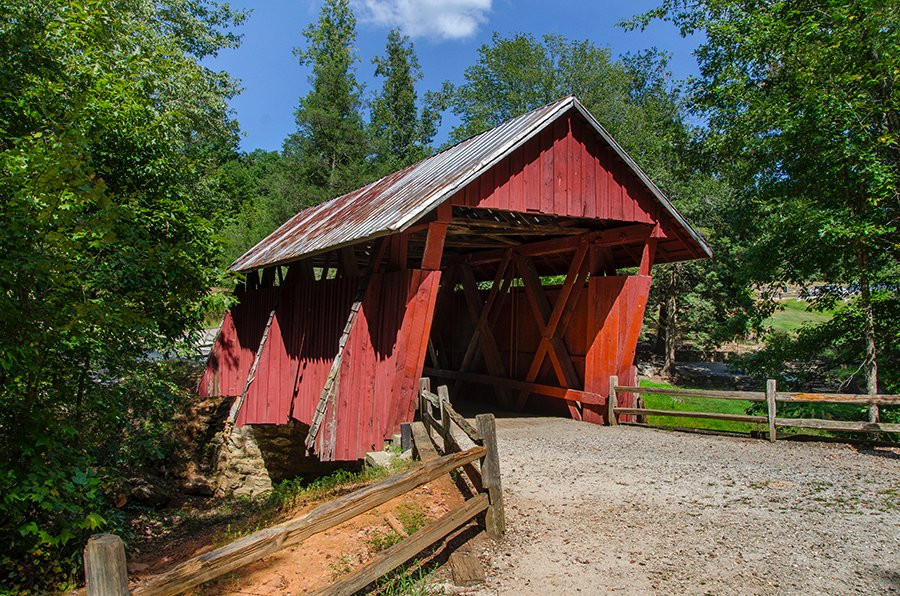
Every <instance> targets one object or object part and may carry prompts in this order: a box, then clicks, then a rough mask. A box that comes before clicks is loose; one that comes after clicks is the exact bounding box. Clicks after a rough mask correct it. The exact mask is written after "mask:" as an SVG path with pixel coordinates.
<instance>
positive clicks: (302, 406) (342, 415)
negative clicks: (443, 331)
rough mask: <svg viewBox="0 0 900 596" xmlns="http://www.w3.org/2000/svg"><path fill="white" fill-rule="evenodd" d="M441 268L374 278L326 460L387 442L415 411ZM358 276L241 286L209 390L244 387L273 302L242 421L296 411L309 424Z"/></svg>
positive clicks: (346, 357) (326, 440)
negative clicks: (268, 286) (267, 333)
mask: <svg viewBox="0 0 900 596" xmlns="http://www.w3.org/2000/svg"><path fill="white" fill-rule="evenodd" d="M440 276H441V274H440V271H426V270H420V269H411V270H410V269H407V270H401V271H395V272H390V273H384V274H376V275H374V276H373V277H372V279H371V280H370V283H369V286H368V288H367V290H366V293H365V296H364V298H363V303H362V307H361V309H360V313H359V315H358V319H357V322H356V324H355V325H354V327H353V329H352V331H351V334H350V336H349V338H348V341H347V344H346V346H345V347H344V354H343V358H342V362H341V369H340V374H339V379H338V391H337V393H336V396H335V398H334V400H333V402H332V403H331V404H330V405H329V407H328V409H327V410H326V416H325V422H324V423H323V431H322V432H321V433H320V435H319V437H318V442H317V446H318V449H317V453H318V454H319V456H320V458H321V459H323V460H324V461H346V460H356V459H359V458H360V457H363V456H365V453H366V452H367V451H371V450H373V449H376V450H377V449H381V448H383V446H384V439H385V438H387V437H390V436H391V435H392V434H393V433H394V432H398V431H399V428H400V423H401V422H406V421H409V420H411V419H412V415H413V412H414V410H415V395H416V383H417V382H418V379H419V377H420V376H421V373H422V367H423V366H424V358H425V352H426V345H427V341H428V333H429V331H430V329H431V319H432V314H433V310H434V301H435V299H436V297H437V288H438V285H439V282H440ZM357 284H358V279H357V278H337V279H330V280H318V281H311V280H306V281H304V282H303V283H292V282H291V280H290V279H289V280H288V281H287V282H286V283H285V284H284V285H282V286H276V287H271V288H260V289H256V290H250V291H247V290H244V289H240V290H238V298H239V299H240V303H239V304H237V305H236V306H235V307H234V308H233V309H232V311H231V312H229V313H228V314H227V315H226V317H225V322H224V324H223V326H222V331H221V333H220V335H219V337H218V339H217V341H216V343H215V345H214V346H213V350H212V353H211V355H210V359H209V364H208V366H207V370H206V372H205V374H204V376H203V378H202V380H201V383H200V394H201V395H204V396H209V395H220V396H237V395H240V393H241V392H242V391H243V389H244V385H245V384H246V381H247V375H248V373H249V371H250V367H251V365H252V363H253V360H254V357H255V354H256V350H257V348H258V347H259V342H260V339H261V337H262V333H263V328H264V326H265V322H266V320H267V319H268V313H269V312H270V311H271V309H272V308H273V307H274V308H275V318H274V319H273V321H272V326H271V329H270V330H269V336H268V339H267V341H266V343H265V345H264V346H263V348H262V354H261V356H260V361H259V365H258V367H257V370H256V372H255V375H254V379H253V382H252V383H251V385H250V390H249V391H248V393H247V397H246V399H245V400H244V402H243V405H242V407H241V410H240V413H239V415H238V419H237V425H239V426H240V425H244V424H286V423H287V422H288V421H289V418H294V419H296V420H298V421H300V422H302V423H304V424H309V423H310V421H311V419H312V414H313V412H314V410H315V407H316V404H317V403H318V400H319V397H320V395H321V391H322V387H323V386H324V384H325V379H326V377H327V376H328V372H329V370H330V368H331V363H332V362H333V361H334V357H335V355H336V354H337V349H338V341H339V339H340V336H341V332H342V330H343V327H344V323H345V321H346V319H347V315H348V314H349V312H350V307H351V304H352V302H353V297H354V294H355V292H356V288H357ZM279 292H281V296H280V297H278V293H279ZM236 321H237V324H236V323H235V322H236Z"/></svg>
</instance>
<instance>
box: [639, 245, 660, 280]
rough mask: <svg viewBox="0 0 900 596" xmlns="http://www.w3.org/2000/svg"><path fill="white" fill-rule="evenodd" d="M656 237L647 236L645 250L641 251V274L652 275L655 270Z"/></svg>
mask: <svg viewBox="0 0 900 596" xmlns="http://www.w3.org/2000/svg"><path fill="white" fill-rule="evenodd" d="M656 242H657V241H656V238H647V241H646V242H645V243H644V250H643V251H641V265H640V274H641V275H650V272H651V271H652V270H653V260H654V258H655V257H656Z"/></svg>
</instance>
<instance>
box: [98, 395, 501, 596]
mask: <svg viewBox="0 0 900 596" xmlns="http://www.w3.org/2000/svg"><path fill="white" fill-rule="evenodd" d="M424 381H427V380H424ZM419 397H420V400H421V401H420V405H421V407H422V409H421V410H420V413H421V417H422V420H423V423H424V424H427V425H429V426H430V427H433V428H435V429H436V430H438V431H439V432H440V434H441V436H442V437H444V439H445V442H444V444H443V452H444V453H443V455H441V456H436V457H433V458H428V461H423V463H422V464H421V465H419V466H417V467H415V468H412V469H410V470H407V471H406V472H402V473H400V474H395V475H393V476H391V477H389V478H386V479H384V480H382V481H381V482H378V483H376V484H373V485H371V486H368V487H365V488H362V489H360V490H357V491H354V492H352V493H350V494H348V495H344V496H343V497H340V498H337V499H334V500H333V501H329V502H328V503H324V504H322V505H320V506H319V507H316V508H315V509H313V510H312V511H310V512H308V513H306V514H304V515H302V516H300V517H297V518H294V519H292V520H289V521H287V522H283V523H281V524H278V525H275V526H272V527H269V528H265V529H263V530H260V531H258V532H254V533H253V534H250V535H249V536H245V537H243V538H240V539H238V540H236V541H234V542H232V543H230V544H227V545H225V546H223V547H221V548H217V549H215V550H213V551H210V552H208V553H204V554H202V555H199V556H197V557H193V558H190V559H188V560H186V561H183V562H182V563H180V564H178V565H176V566H175V567H174V568H172V569H170V570H169V571H167V572H165V573H162V574H159V575H156V576H154V577H151V578H149V579H147V580H145V581H144V582H142V583H140V584H138V585H136V586H134V587H132V588H131V592H130V593H131V594H134V595H142V596H144V595H146V596H151V595H152V596H165V595H172V594H180V593H182V592H184V591H186V590H189V589H190V588H192V587H194V586H197V585H199V584H201V583H204V582H207V581H210V580H212V579H215V578H217V577H220V576H222V575H224V574H226V573H229V572H231V571H234V570H236V569H239V568H241V567H243V566H245V565H248V564H250V563H253V562H254V561H258V560H259V559H262V558H263V557H266V556H268V555H271V554H272V553H275V552H277V551H280V550H282V549H284V548H286V547H288V546H291V545H294V544H297V543H299V542H302V541H303V540H305V539H307V538H309V537H310V536H312V535H314V534H317V533H319V532H324V531H326V530H328V529H330V528H333V527H335V526H337V525H339V524H341V523H343V522H345V521H347V520H349V519H352V518H354V517H356V516H357V515H360V514H362V513H365V512H367V511H370V510H371V509H374V508H375V507H378V506H379V505H382V504H384V503H386V502H388V501H390V500H391V499H394V498H396V497H399V496H401V495H403V494H405V493H407V492H409V491H411V490H413V489H415V488H417V487H419V486H421V485H423V484H425V483H427V482H431V481H432V480H435V479H437V478H438V477H440V476H443V475H444V474H448V473H450V472H452V471H453V470H456V469H458V468H462V469H463V471H464V472H466V474H467V475H469V477H470V479H472V480H473V485H474V486H475V487H476V491H477V492H478V494H477V495H475V496H474V497H472V498H470V499H469V500H467V501H466V502H465V503H463V504H462V505H460V506H459V507H457V508H455V509H453V510H452V511H450V512H449V513H447V514H446V515H444V516H443V517H441V518H440V519H438V520H436V521H434V522H432V523H430V524H428V525H426V526H425V527H424V528H422V529H421V530H419V531H418V532H416V533H414V534H412V535H411V536H408V537H406V538H404V539H403V540H401V541H400V542H399V543H397V544H396V545H394V546H392V547H391V548H389V549H387V550H385V551H384V552H382V553H379V554H378V555H377V556H376V557H375V558H374V559H373V560H372V561H370V562H369V563H367V564H366V565H364V566H363V567H361V568H360V569H357V570H355V571H353V572H351V573H350V574H348V575H347V576H345V577H343V578H341V579H339V580H338V581H337V582H335V583H334V584H332V585H331V586H328V587H326V588H324V589H322V590H320V591H319V593H321V594H353V593H355V592H356V591H358V590H360V589H361V588H363V587H365V586H366V585H368V584H370V583H371V582H373V581H375V580H377V579H378V578H379V577H381V576H382V575H385V574H386V573H389V572H390V571H392V570H394V569H396V568H397V567H399V566H400V565H402V564H403V563H405V562H406V561H408V560H409V559H411V558H412V557H413V556H415V555H416V554H417V553H419V552H420V551H421V550H423V549H424V548H426V547H428V546H430V545H431V544H434V543H435V542H437V541H439V540H441V539H442V538H444V537H446V536H447V535H448V534H450V533H452V532H453V531H455V530H456V529H457V528H459V527H460V526H462V525H464V524H465V523H466V522H468V521H469V520H471V519H472V518H474V517H476V516H477V515H479V514H480V513H482V512H485V529H486V530H487V533H488V534H489V535H491V536H494V537H497V536H500V535H502V534H503V532H504V531H505V522H504V515H503V500H502V497H501V494H500V467H499V458H498V452H497V441H496V433H495V431H494V416H493V415H492V414H484V415H479V416H478V417H477V423H478V424H477V426H478V428H477V429H476V428H474V427H472V425H470V424H469V423H468V422H467V421H466V420H465V419H464V418H463V417H462V416H460V415H459V414H458V413H457V412H456V411H455V410H453V409H452V407H451V406H450V402H449V400H448V399H447V390H446V387H441V388H439V391H438V395H434V394H432V393H431V392H430V390H429V386H428V383H427V382H424V383H422V384H420V393H419ZM435 399H436V401H437V407H438V408H440V412H441V415H440V419H439V420H438V419H436V418H435V416H434V409H433V404H434V403H435ZM451 423H453V424H456V425H457V426H458V427H459V428H460V429H462V431H463V432H464V433H465V434H466V435H467V436H468V437H469V438H470V439H471V440H472V442H473V445H472V446H471V447H469V448H467V449H461V448H460V446H459V444H458V442H457V441H456V439H455V438H454V437H453V436H452V433H451V426H450V425H451ZM420 424H421V423H420ZM429 440H430V431H429ZM423 459H424V458H423ZM476 461H477V462H480V468H476V467H475V465H474V464H475V462H476ZM84 558H85V569H86V570H87V575H86V580H87V582H86V591H87V594H88V596H100V595H103V596H122V595H125V594H129V591H128V586H127V582H126V579H127V572H126V571H125V556H124V548H123V547H122V542H121V540H120V539H118V537H115V536H112V535H108V534H100V535H97V536H94V537H92V538H91V539H90V540H89V541H88V544H87V546H86V548H85V552H84Z"/></svg>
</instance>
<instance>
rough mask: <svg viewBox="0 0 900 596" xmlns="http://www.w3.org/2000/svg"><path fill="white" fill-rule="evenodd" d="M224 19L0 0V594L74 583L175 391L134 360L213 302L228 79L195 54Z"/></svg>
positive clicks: (184, 328) (175, 340)
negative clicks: (116, 487) (121, 479)
mask: <svg viewBox="0 0 900 596" xmlns="http://www.w3.org/2000/svg"><path fill="white" fill-rule="evenodd" d="M241 18H242V15H240V14H237V13H234V12H233V11H231V10H230V9H229V8H228V7H227V6H220V5H218V4H216V3H213V2H183V1H181V0H171V1H167V2H150V1H149V0H121V1H116V2H88V1H77V0H73V1H70V2H57V3H49V4H48V3H35V2H20V3H5V4H3V5H2V7H0V77H2V80H0V171H2V173H3V175H2V176H0V221H2V224H0V391H2V393H0V452H2V456H0V477H2V483H3V486H2V487H0V490H2V492H3V494H4V497H3V501H2V505H3V510H2V511H0V541H2V542H3V543H4V545H6V547H7V548H5V549H4V553H5V554H4V556H3V559H2V561H0V564H2V569H0V589H4V588H5V589H28V588H36V589H48V588H52V587H53V586H54V584H55V583H56V582H65V581H67V580H69V579H71V578H72V576H73V573H74V570H75V569H76V568H77V566H78V560H79V557H78V552H80V549H81V547H82V545H83V540H84V539H85V538H86V536H87V535H88V534H89V533H90V532H91V531H93V530H96V529H100V528H104V527H109V523H110V522H111V521H113V520H112V516H111V515H110V514H109V512H108V508H107V506H106V505H105V500H104V498H103V492H104V489H105V488H106V486H105V485H106V482H107V479H108V478H110V476H111V475H118V474H124V473H126V471H127V470H129V469H132V468H135V467H140V466H143V465H145V464H146V463H147V462H149V461H156V460H158V459H159V458H160V457H161V455H162V454H163V452H164V451H165V448H166V446H165V443H166V439H165V438H164V437H165V435H166V432H165V426H164V425H163V426H155V424H156V423H158V422H159V421H161V420H166V419H167V416H168V414H169V413H170V411H171V408H172V407H173V404H175V403H177V400H178V399H180V398H179V394H178V391H177V388H176V387H175V386H174V384H173V383H171V382H170V381H167V380H165V378H166V375H167V374H168V371H165V370H163V366H162V365H159V364H154V363H148V362H146V360H145V358H146V356H147V355H148V354H149V353H151V352H153V351H156V352H159V353H171V352H173V351H174V350H176V349H177V348H178V346H179V345H180V343H181V342H182V341H183V340H184V339H185V337H186V334H190V333H191V332H192V331H194V330H195V329H196V328H197V327H198V326H199V321H201V320H202V317H203V314H204V312H205V310H206V309H207V308H208V307H209V306H210V304H211V302H213V301H215V300H218V298H217V297H215V296H213V295H210V294H209V288H210V287H211V286H212V285H213V284H214V283H215V282H216V281H217V280H218V275H219V273H218V272H217V270H216V268H215V267H214V265H215V263H216V262H217V260H218V246H217V244H216V242H215V241H214V238H213V230H214V226H215V224H214V220H213V219H212V218H214V217H215V216H216V215H217V213H218V210H217V208H216V207H215V205H216V203H217V201H218V198H217V196H216V194H215V192H214V190H213V189H214V185H213V184H212V183H211V178H212V177H213V176H214V175H215V173H216V171H217V167H218V162H219V160H220V159H221V156H222V155H225V154H228V153H229V152H230V151H232V148H233V146H234V144H235V139H236V134H235V133H236V124H235V123H234V122H233V121H232V120H230V118H229V117H228V112H227V104H226V101H227V98H228V97H229V96H231V95H232V94H233V93H234V89H235V87H234V84H233V83H232V82H231V81H230V80H229V79H228V78H227V76H225V75H224V74H222V73H218V72H214V71H211V70H209V69H208V68H206V67H204V66H203V65H202V63H201V61H202V60H203V59H204V58H205V57H208V56H211V55H213V54H215V52H216V51H217V50H218V49H220V48H223V47H230V46H234V45H236V43H237V38H236V37H235V36H234V34H233V33H231V32H230V30H229V28H230V26H231V24H233V23H235V22H236V21H239V20H240V19H241ZM50 559H53V560H55V561H57V563H53V564H50V563H49V561H50ZM22 570H34V571H33V572H29V573H24V574H23V573H22Z"/></svg>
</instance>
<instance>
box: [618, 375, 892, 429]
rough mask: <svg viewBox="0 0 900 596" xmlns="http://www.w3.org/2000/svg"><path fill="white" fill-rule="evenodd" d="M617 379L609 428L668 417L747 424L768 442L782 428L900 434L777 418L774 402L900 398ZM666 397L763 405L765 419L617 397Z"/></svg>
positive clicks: (867, 425)
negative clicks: (623, 420)
mask: <svg viewBox="0 0 900 596" xmlns="http://www.w3.org/2000/svg"><path fill="white" fill-rule="evenodd" d="M618 381H619V379H618V377H616V376H612V377H610V378H609V387H610V392H609V399H608V400H607V421H608V424H610V425H616V424H618V423H619V416H620V415H629V414H630V415H637V416H641V417H646V416H648V415H650V416H671V417H677V418H704V419H715V420H730V421H733V422H750V423H759V424H766V423H768V426H769V440H770V441H775V439H776V429H777V428H785V427H795V428H810V429H817V430H832V431H846V432H889V433H898V432H900V424H885V423H877V422H855V421H847V420H821V419H815V418H784V417H782V418H779V417H778V412H777V402H783V403H836V404H858V405H900V395H857V394H850V393H801V392H791V393H784V392H778V391H776V385H775V381H774V380H773V379H769V380H768V381H767V382H766V391H716V390H708V389H665V388H663V387H637V386H631V385H619V382H618ZM623 393H630V394H637V395H668V396H672V397H700V398H707V399H736V400H746V401H755V402H765V403H766V415H765V416H754V415H749V414H748V415H742V414H722V413H719V412H690V411H686V410H659V409H652V408H644V407H634V408H627V407H621V406H619V395H621V394H623Z"/></svg>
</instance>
